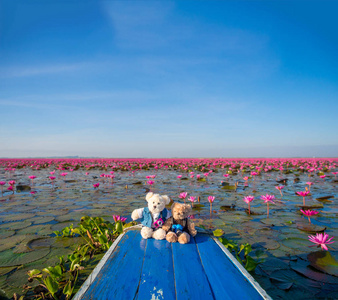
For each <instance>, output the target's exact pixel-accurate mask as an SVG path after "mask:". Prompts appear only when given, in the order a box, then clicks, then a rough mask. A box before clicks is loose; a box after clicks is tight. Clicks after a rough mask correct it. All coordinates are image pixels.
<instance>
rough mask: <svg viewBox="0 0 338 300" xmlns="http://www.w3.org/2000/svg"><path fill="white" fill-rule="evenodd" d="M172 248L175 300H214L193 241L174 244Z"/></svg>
mask: <svg viewBox="0 0 338 300" xmlns="http://www.w3.org/2000/svg"><path fill="white" fill-rule="evenodd" d="M172 247H173V254H174V255H173V260H174V270H175V283H176V295H177V300H180V299H182V300H185V299H205V300H209V299H214V297H213V293H212V291H211V288H210V285H209V282H208V278H207V276H206V274H205V272H204V269H203V266H202V264H201V259H200V256H199V254H198V251H197V247H196V243H195V240H194V239H193V238H192V239H190V242H189V243H188V244H184V245H182V244H180V243H174V244H172Z"/></svg>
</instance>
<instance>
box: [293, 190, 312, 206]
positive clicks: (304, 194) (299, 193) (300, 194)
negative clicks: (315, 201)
mask: <svg viewBox="0 0 338 300" xmlns="http://www.w3.org/2000/svg"><path fill="white" fill-rule="evenodd" d="M296 194H297V195H298V196H301V197H303V206H305V197H306V196H307V195H308V194H310V192H309V191H300V192H296Z"/></svg>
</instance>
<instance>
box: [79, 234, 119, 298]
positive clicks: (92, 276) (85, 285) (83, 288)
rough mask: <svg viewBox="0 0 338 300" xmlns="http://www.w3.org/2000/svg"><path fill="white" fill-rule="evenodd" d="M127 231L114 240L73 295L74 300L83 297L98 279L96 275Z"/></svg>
mask: <svg viewBox="0 0 338 300" xmlns="http://www.w3.org/2000/svg"><path fill="white" fill-rule="evenodd" d="M124 235H125V233H123V234H120V235H119V236H118V238H117V239H116V240H115V241H114V243H113V244H112V245H111V247H110V248H109V250H108V251H107V252H106V253H105V255H104V256H103V257H102V258H101V260H100V262H99V263H98V264H97V266H96V267H95V268H94V270H93V272H91V273H90V275H89V276H88V278H87V279H86V281H85V282H84V283H83V284H82V286H81V288H80V289H79V290H78V292H77V293H76V295H75V296H74V297H73V300H79V299H81V298H82V297H83V295H84V293H85V292H86V291H87V289H88V288H89V287H90V286H91V284H92V283H93V282H94V280H95V279H96V276H97V275H98V274H99V272H100V271H101V269H102V268H103V266H104V265H105V263H106V262H107V260H108V259H109V257H110V256H111V255H112V253H113V251H114V250H115V248H116V247H117V245H118V243H119V242H120V240H121V239H122V238H123V236H124Z"/></svg>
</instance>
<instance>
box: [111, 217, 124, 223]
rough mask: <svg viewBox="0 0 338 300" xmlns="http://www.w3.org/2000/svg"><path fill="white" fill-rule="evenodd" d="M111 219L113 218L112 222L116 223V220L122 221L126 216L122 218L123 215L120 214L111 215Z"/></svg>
mask: <svg viewBox="0 0 338 300" xmlns="http://www.w3.org/2000/svg"><path fill="white" fill-rule="evenodd" d="M113 219H114V222H115V223H116V222H119V221H120V222H124V221H126V220H127V218H124V217H121V216H119V215H113Z"/></svg>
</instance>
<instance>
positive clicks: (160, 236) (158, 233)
mask: <svg viewBox="0 0 338 300" xmlns="http://www.w3.org/2000/svg"><path fill="white" fill-rule="evenodd" d="M166 234H167V233H166V232H165V231H164V230H163V229H162V228H159V229H157V230H155V231H154V233H153V238H154V239H155V240H164V239H165V236H166Z"/></svg>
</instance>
